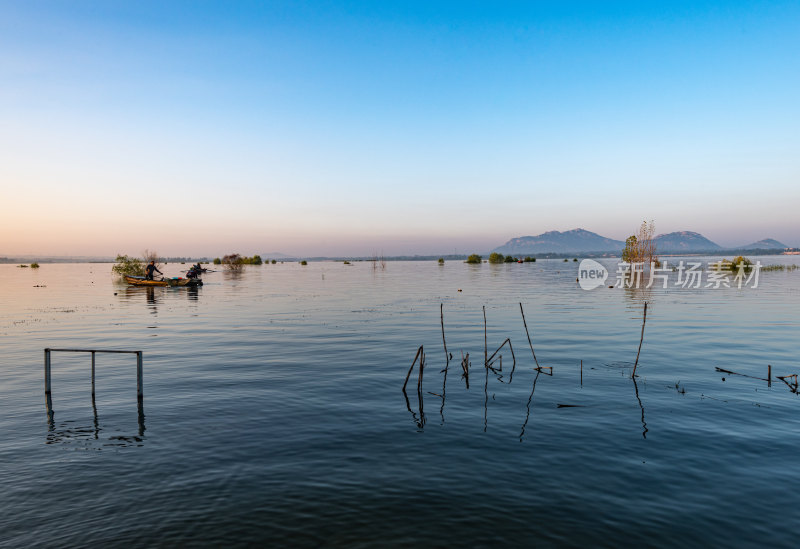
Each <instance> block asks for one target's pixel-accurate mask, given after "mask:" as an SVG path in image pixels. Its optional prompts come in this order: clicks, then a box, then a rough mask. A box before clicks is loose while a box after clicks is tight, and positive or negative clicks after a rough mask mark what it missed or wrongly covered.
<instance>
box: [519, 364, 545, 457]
mask: <svg viewBox="0 0 800 549" xmlns="http://www.w3.org/2000/svg"><path fill="white" fill-rule="evenodd" d="M541 373H542V371H541V370H536V377H535V378H533V388H532V389H531V396H529V397H528V405H527V409H528V412H527V414H525V423H523V424H522V431H521V432H520V433H519V441H520V442H522V437H524V436H525V427H527V425H528V420H529V419H530V417H531V402H532V401H533V393H534V391H536V382H537V381H538V380H539V374H541Z"/></svg>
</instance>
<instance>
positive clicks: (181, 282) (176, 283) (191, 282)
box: [164, 277, 203, 287]
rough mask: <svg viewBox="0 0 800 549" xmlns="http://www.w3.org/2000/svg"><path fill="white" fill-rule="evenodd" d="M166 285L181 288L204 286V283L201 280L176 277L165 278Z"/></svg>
mask: <svg viewBox="0 0 800 549" xmlns="http://www.w3.org/2000/svg"><path fill="white" fill-rule="evenodd" d="M164 280H165V281H166V283H167V284H168V285H170V286H173V287H180V286H202V285H203V281H202V280H200V279H199V278H182V277H174V278H165V279H164Z"/></svg>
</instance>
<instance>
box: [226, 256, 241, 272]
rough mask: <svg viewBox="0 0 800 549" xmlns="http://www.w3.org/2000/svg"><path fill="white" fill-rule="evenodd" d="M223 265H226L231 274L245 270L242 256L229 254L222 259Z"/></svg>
mask: <svg viewBox="0 0 800 549" xmlns="http://www.w3.org/2000/svg"><path fill="white" fill-rule="evenodd" d="M222 264H223V265H225V269H227V270H228V271H231V272H236V273H238V272H239V271H241V270H242V269H243V268H244V262H243V261H242V256H241V255H239V254H228V255H226V256H224V257H223V258H222Z"/></svg>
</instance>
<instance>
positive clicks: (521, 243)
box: [492, 229, 625, 255]
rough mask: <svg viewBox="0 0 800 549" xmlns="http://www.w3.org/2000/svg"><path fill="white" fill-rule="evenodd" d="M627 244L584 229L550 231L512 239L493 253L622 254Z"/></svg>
mask: <svg viewBox="0 0 800 549" xmlns="http://www.w3.org/2000/svg"><path fill="white" fill-rule="evenodd" d="M623 247H625V243H624V242H622V241H620V240H614V239H611V238H606V237H604V236H600V235H599V234H597V233H593V232H590V231H587V230H584V229H573V230H571V231H564V232H559V231H548V232H546V233H542V234H540V235H537V236H520V237H518V238H512V239H511V240H509V241H508V242H506V243H505V244H503V245H502V246H500V247H498V248H495V249H494V250H492V251H495V252H498V253H501V254H505V255H526V254H543V253H577V252H611V251H614V252H620V251H621V250H622V248H623Z"/></svg>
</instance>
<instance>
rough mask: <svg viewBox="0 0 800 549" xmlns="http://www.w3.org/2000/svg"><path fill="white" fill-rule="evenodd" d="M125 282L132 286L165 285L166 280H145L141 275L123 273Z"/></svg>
mask: <svg viewBox="0 0 800 549" xmlns="http://www.w3.org/2000/svg"><path fill="white" fill-rule="evenodd" d="M125 282H127V283H128V284H131V285H133V286H167V285H168V284H167V281H166V280H164V279H161V280H147V279H146V278H145V277H143V276H127V275H125Z"/></svg>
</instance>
